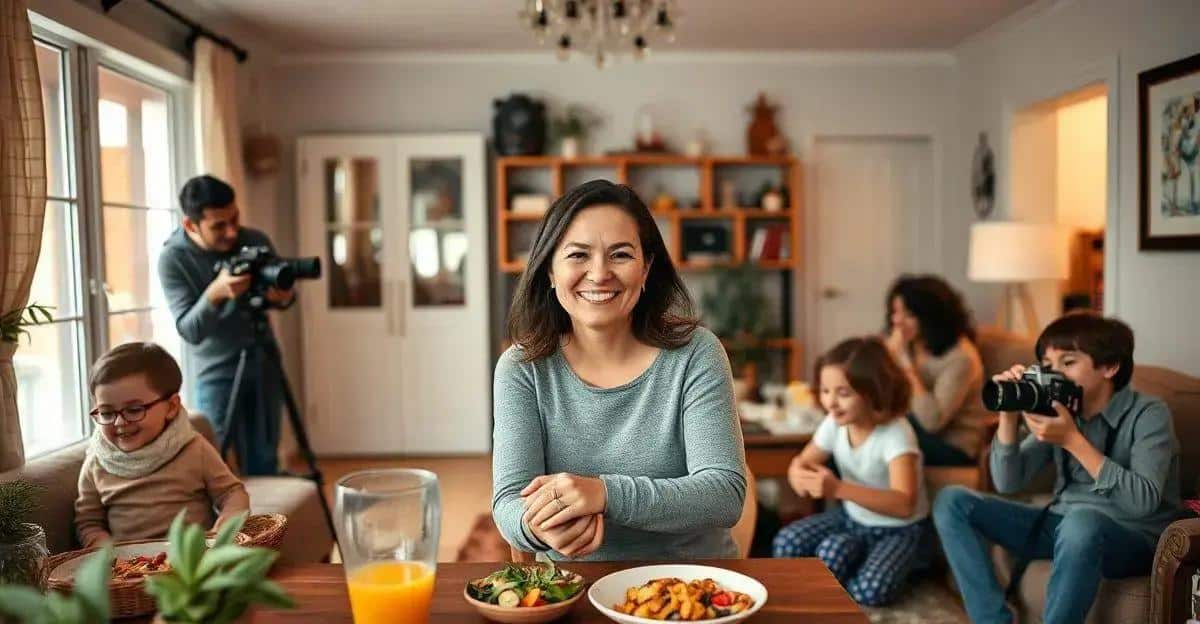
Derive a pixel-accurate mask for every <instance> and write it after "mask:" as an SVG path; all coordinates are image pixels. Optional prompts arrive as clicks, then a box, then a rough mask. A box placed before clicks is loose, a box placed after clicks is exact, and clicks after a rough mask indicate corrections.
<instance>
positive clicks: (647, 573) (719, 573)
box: [588, 564, 767, 624]
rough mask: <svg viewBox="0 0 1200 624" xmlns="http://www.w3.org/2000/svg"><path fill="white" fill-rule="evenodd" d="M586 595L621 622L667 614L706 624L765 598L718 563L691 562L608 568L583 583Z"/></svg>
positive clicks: (762, 590)
mask: <svg viewBox="0 0 1200 624" xmlns="http://www.w3.org/2000/svg"><path fill="white" fill-rule="evenodd" d="M588 600H590V601H591V602H592V605H593V606H595V607H596V609H597V610H599V611H600V612H601V613H603V614H604V615H605V616H607V617H608V618H609V619H611V620H613V621H616V622H620V623H621V624H648V623H650V622H656V621H660V620H663V619H668V618H672V619H674V614H678V619H679V620H686V621H702V622H707V623H708V624H727V623H729V622H739V621H741V620H744V619H746V618H748V617H750V616H751V615H754V614H755V613H756V612H757V611H758V610H759V609H761V608H762V607H763V605H764V604H766V603H767V588H766V587H764V586H763V584H762V583H760V582H758V581H757V580H755V579H753V578H751V577H749V576H746V575H745V574H741V573H739V572H734V571H733V570H726V569H724V568H717V567H713V566H704V565H691V564H669V565H651V566H642V567H639V568H630V569H628V570H621V571H620V572H613V573H612V574H609V575H608V576H605V577H604V578H601V579H599V580H598V581H596V582H595V583H593V584H592V586H591V587H590V588H589V589H588Z"/></svg>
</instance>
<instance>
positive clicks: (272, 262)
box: [213, 245, 321, 309]
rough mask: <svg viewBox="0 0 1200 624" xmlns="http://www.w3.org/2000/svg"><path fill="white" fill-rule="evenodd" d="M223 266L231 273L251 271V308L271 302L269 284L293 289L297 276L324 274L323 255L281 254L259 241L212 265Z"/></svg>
mask: <svg viewBox="0 0 1200 624" xmlns="http://www.w3.org/2000/svg"><path fill="white" fill-rule="evenodd" d="M221 269H228V270H229V274H230V275H246V274H249V275H251V276H252V277H251V278H250V288H249V289H247V291H246V295H245V298H244V301H245V302H246V303H247V304H248V305H249V306H250V307H251V308H255V309H262V308H265V307H267V304H268V301H267V297H266V294H267V289H268V288H277V289H279V290H290V289H291V288H292V286H293V285H294V284H295V283H296V280H298V279H317V278H318V277H321V259H320V258H317V257H312V258H280V257H279V256H277V255H275V254H274V253H273V252H272V251H271V248H270V247H267V246H266V245H258V246H248V247H242V248H241V249H240V250H238V252H237V253H235V254H233V255H232V256H229V257H228V258H225V259H223V260H221V261H219V262H217V264H216V265H215V266H213V272H214V273H220V272H221Z"/></svg>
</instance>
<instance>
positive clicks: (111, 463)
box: [88, 406, 196, 479]
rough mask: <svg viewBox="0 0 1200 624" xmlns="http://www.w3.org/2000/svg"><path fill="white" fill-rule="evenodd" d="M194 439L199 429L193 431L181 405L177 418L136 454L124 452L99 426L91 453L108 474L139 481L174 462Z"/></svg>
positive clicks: (89, 450) (94, 433)
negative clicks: (164, 465)
mask: <svg viewBox="0 0 1200 624" xmlns="http://www.w3.org/2000/svg"><path fill="white" fill-rule="evenodd" d="M194 437H196V430H195V429H192V423H191V422H189V421H188V414H187V410H185V409H183V407H182V406H181V407H180V408H179V412H178V413H176V414H175V418H173V419H171V421H170V422H168V423H167V426H166V427H164V428H163V430H162V433H160V434H158V437H157V438H155V439H154V440H153V441H152V442H150V443H149V444H147V445H146V446H143V447H142V448H140V449H137V450H134V451H129V452H125V451H122V450H121V449H120V448H118V447H117V445H115V444H113V443H112V442H109V441H108V438H105V437H104V432H102V431H100V427H96V429H95V430H94V431H92V442H91V444H90V445H89V446H88V453H91V454H92V455H95V456H96V461H98V462H100V467H101V468H103V469H105V470H107V471H108V472H110V473H112V474H115V475H117V476H118V477H123V478H126V479H138V478H141V477H144V476H146V475H148V474H150V473H152V472H154V471H155V470H158V469H159V468H162V466H163V464H166V463H167V462H169V461H171V460H172V459H175V456H176V455H178V454H179V451H181V450H183V447H185V446H187V443H188V442H191V441H192V438H194Z"/></svg>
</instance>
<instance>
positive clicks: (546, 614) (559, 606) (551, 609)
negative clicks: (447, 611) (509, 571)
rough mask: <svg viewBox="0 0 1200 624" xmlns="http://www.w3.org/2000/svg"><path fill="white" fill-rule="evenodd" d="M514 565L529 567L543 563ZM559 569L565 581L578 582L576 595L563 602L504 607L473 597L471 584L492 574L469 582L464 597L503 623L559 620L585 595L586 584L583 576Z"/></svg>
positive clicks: (483, 612) (477, 608)
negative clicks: (584, 586) (584, 587)
mask: <svg viewBox="0 0 1200 624" xmlns="http://www.w3.org/2000/svg"><path fill="white" fill-rule="evenodd" d="M514 565H518V566H521V567H528V566H536V565H542V564H514ZM557 570H558V572H559V573H560V574H562V575H563V576H565V578H564V579H563V581H564V582H570V583H578V589H577V590H576V591H575V595H573V596H571V597H570V598H567V599H566V600H563V601H561V602H552V603H549V604H544V605H540V606H536V607H535V606H530V607H524V606H512V607H502V606H500V605H498V604H492V603H490V602H484V601H483V600H477V599H475V598H474V597H472V596H471V592H470V589H471V585H472V584H474V583H476V582H478V581H486V580H487V579H488V578H491V577H490V576H489V577H487V578H485V579H478V580H477V581H472V582H471V583H468V584H467V586H466V587H464V588H463V599H464V600H466V601H467V603H468V604H470V605H471V606H472V607H475V610H476V611H478V612H479V614H480V615H482V616H483V617H485V618H487V619H489V620H491V621H493V622H500V623H501V624H540V623H541V622H550V621H553V620H557V619H558V618H560V617H563V616H564V615H566V614H567V612H569V611H570V610H571V608H572V607H574V606H575V603H576V602H578V601H579V599H580V598H582V597H583V585H584V579H583V577H582V576H580V575H578V574H575V573H573V572H570V571H568V570H564V569H562V568H558V569H557Z"/></svg>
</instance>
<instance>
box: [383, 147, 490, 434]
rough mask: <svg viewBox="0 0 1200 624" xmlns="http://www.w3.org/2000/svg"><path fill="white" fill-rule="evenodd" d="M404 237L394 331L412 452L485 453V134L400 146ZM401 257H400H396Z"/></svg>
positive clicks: (396, 249) (395, 249) (398, 248)
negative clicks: (397, 337) (400, 347)
mask: <svg viewBox="0 0 1200 624" xmlns="http://www.w3.org/2000/svg"><path fill="white" fill-rule="evenodd" d="M397 179H398V181H399V184H398V187H399V197H400V210H401V215H400V216H399V219H397V221H399V222H400V223H402V224H403V228H402V229H400V230H398V231H399V233H400V235H401V236H400V239H401V240H397V241H396V244H393V245H392V250H391V251H389V252H388V255H389V258H391V259H392V260H393V261H395V262H396V266H397V267H398V270H397V271H395V272H393V275H395V276H396V278H395V282H394V283H393V285H392V286H391V287H390V288H389V289H388V290H389V293H391V294H392V296H395V297H397V301H396V302H394V304H393V305H394V307H395V308H396V309H397V310H400V311H401V313H400V314H399V315H398V316H397V318H395V319H394V321H393V323H394V324H395V330H394V331H395V332H396V333H398V334H399V335H400V336H401V337H402V339H403V357H402V365H401V376H400V379H399V380H398V381H399V382H400V386H401V387H402V388H403V389H404V396H403V399H402V402H401V405H403V410H404V421H405V440H404V442H405V444H404V449H405V452H406V453H410V454H430V453H433V454H444V453H486V452H487V451H488V449H489V448H490V447H491V387H492V379H491V370H492V368H491V360H490V355H489V351H488V344H489V340H488V289H487V270H488V267H487V259H488V258H489V257H490V255H489V253H488V246H487V245H488V221H487V215H488V211H487V198H486V185H485V178H484V141H483V137H482V136H481V135H478V134H458V135H454V134H451V135H446V134H439V135H428V136H420V135H417V136H413V135H406V136H402V137H400V138H399V139H398V141H397ZM393 254H399V255H393Z"/></svg>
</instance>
